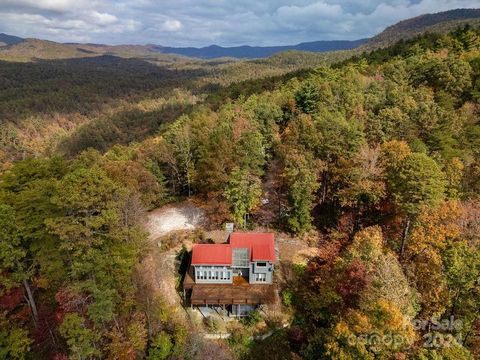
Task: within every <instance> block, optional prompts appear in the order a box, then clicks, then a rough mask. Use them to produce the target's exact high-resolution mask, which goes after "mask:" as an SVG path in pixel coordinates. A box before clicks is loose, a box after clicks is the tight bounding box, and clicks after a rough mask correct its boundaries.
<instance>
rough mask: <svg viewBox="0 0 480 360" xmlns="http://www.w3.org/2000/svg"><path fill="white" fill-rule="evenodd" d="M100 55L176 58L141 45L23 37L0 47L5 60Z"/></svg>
mask: <svg viewBox="0 0 480 360" xmlns="http://www.w3.org/2000/svg"><path fill="white" fill-rule="evenodd" d="M101 55H115V56H119V57H124V58H133V57H137V58H152V59H164V60H169V61H175V60H177V59H178V56H174V55H163V54H159V53H158V52H156V51H152V50H151V49H150V48H148V47H146V46H141V45H115V46H110V45H98V44H68V43H66V44H63V43H57V42H54V41H48V40H39V39H25V40H22V41H20V42H13V43H12V44H11V45H10V46H5V47H0V60H6V61H32V60H35V59H40V60H55V59H74V58H86V57H95V56H101Z"/></svg>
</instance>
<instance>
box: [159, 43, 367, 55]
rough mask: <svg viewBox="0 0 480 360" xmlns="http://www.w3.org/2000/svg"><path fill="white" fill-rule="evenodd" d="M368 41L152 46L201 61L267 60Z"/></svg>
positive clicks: (163, 51)
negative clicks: (227, 45)
mask: <svg viewBox="0 0 480 360" xmlns="http://www.w3.org/2000/svg"><path fill="white" fill-rule="evenodd" d="M365 41H367V39H360V40H355V41H339V40H337V41H314V42H306V43H300V44H297V45H286V46H237V47H221V46H217V45H211V46H207V47H202V48H194V47H183V48H182V47H166V46H158V45H154V46H152V49H154V50H156V51H158V52H160V53H163V54H178V55H183V56H189V57H196V58H201V59H213V58H221V57H234V58H265V57H269V56H272V55H274V54H277V53H279V52H285V51H290V50H297V51H311V52H327V51H338V50H351V49H354V48H356V47H358V46H359V45H361V44H363V43H364V42H365Z"/></svg>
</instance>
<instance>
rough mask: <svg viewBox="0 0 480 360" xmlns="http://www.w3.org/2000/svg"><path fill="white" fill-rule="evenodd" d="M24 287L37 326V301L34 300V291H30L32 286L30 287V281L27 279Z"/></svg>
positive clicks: (24, 281)
mask: <svg viewBox="0 0 480 360" xmlns="http://www.w3.org/2000/svg"><path fill="white" fill-rule="evenodd" d="M23 287H24V288H25V292H26V293H27V302H28V305H29V306H30V309H31V310H32V315H33V322H34V323H35V326H37V323H38V311H37V305H36V304H35V299H34V298H33V293H32V289H30V285H28V281H27V280H26V279H25V280H23Z"/></svg>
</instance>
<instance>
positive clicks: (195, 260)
mask: <svg viewBox="0 0 480 360" xmlns="http://www.w3.org/2000/svg"><path fill="white" fill-rule="evenodd" d="M192 264H193V265H231V264H232V248H231V246H230V245H229V244H196V245H193V249H192Z"/></svg>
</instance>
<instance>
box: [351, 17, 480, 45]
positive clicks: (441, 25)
mask: <svg viewBox="0 0 480 360" xmlns="http://www.w3.org/2000/svg"><path fill="white" fill-rule="evenodd" d="M465 24H470V25H472V26H476V25H480V9H455V10H450V11H444V12H439V13H435V14H425V15H420V16H417V17H414V18H411V19H407V20H403V21H400V22H398V23H397V24H394V25H392V26H389V27H387V28H386V29H385V30H384V31H382V32H381V33H380V34H378V35H375V36H374V37H372V38H370V39H368V40H367V41H366V42H365V44H363V45H361V46H360V49H361V50H372V49H375V48H379V47H386V46H389V45H392V44H394V43H395V42H397V41H399V40H402V39H403V40H406V39H410V38H412V37H414V36H416V35H419V34H422V33H426V32H430V33H436V34H446V33H448V32H450V31H452V30H455V29H456V28H458V27H462V26H463V25H465Z"/></svg>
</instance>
